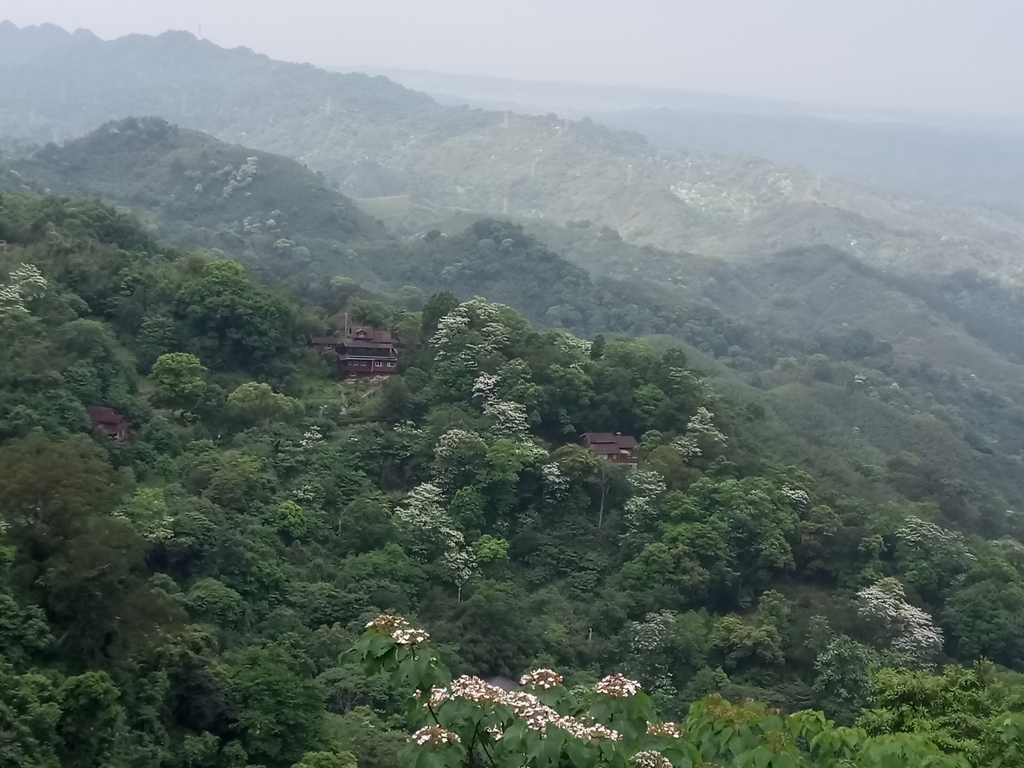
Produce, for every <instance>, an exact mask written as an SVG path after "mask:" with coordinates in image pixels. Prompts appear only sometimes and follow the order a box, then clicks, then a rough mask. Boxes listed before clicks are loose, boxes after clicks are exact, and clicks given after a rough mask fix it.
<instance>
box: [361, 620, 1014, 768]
mask: <svg viewBox="0 0 1024 768" xmlns="http://www.w3.org/2000/svg"><path fill="white" fill-rule="evenodd" d="M429 640H430V635H429V634H428V633H426V632H424V631H422V630H419V629H413V628H412V627H410V626H409V624H408V622H407V621H406V620H405V619H403V618H401V617H399V616H394V615H381V616H378V617H377V618H375V619H373V620H372V621H371V622H369V623H368V625H367V632H366V633H365V635H364V636H363V637H362V638H360V640H359V641H358V642H357V643H356V645H355V647H354V648H353V649H352V650H351V651H349V652H348V653H347V654H346V657H345V658H349V659H352V660H353V661H355V662H360V663H362V665H363V666H364V667H365V668H366V669H367V670H368V671H370V672H372V673H377V674H384V675H386V676H388V677H390V679H391V680H393V681H399V680H401V681H406V682H407V683H408V685H409V686H410V687H411V688H412V689H413V691H412V693H411V695H409V694H407V698H408V709H409V712H410V718H409V720H410V725H411V728H412V729H415V730H414V732H413V733H412V734H411V735H410V737H409V746H408V747H407V748H406V750H405V759H406V761H407V763H408V764H409V765H415V766H449V767H450V768H455V767H456V766H473V765H489V766H493V767H494V768H497V767H498V766H522V765H527V766H531V767H533V768H541V766H559V765H571V766H574V768H586V767H588V766H594V765H615V766H628V765H638V766H644V767H648V766H649V767H650V768H654V767H655V766H657V767H658V768H672V766H679V765H684V766H699V765H737V766H740V765H753V766H759V765H765V766H769V765H772V766H782V765H785V766H794V767H795V766H812V765H813V766H848V767H850V766H864V767H865V768H866V767H867V766H889V765H892V766H896V765H901V766H911V765H912V766H956V765H966V764H976V765H1018V764H1020V760H1021V754H1020V751H1019V746H1018V744H1017V741H1018V736H1017V734H1018V729H1019V728H1020V726H1021V724H1022V723H1024V717H1022V716H1021V715H1019V714H1014V715H1001V716H998V717H996V718H991V712H990V711H985V707H984V706H983V707H982V710H981V711H980V712H979V711H976V710H972V709H971V705H972V704H974V705H977V704H979V703H981V701H985V700H986V699H987V697H986V696H985V695H984V694H982V696H977V695H974V696H972V695H971V694H970V693H967V694H966V695H961V696H959V697H958V696H955V695H954V696H951V697H944V696H941V695H940V696H938V697H937V698H935V699H927V698H925V696H921V697H920V703H921V704H923V705H924V706H925V707H928V706H931V707H932V708H933V709H934V710H936V713H935V715H936V718H937V719H938V720H940V721H942V720H944V719H948V722H949V726H948V727H949V729H950V730H951V731H957V732H963V731H973V733H972V735H974V736H976V739H975V740H972V741H969V742H960V743H957V744H956V745H955V746H953V745H951V744H950V743H949V742H948V741H945V742H943V741H941V740H935V741H933V740H932V739H930V738H928V737H932V736H935V735H940V736H946V735H948V733H949V730H945V729H943V730H939V731H937V732H931V731H929V732H928V733H927V736H924V735H922V734H921V733H918V732H916V731H918V730H919V726H921V725H923V724H928V725H931V724H932V723H933V720H931V719H928V718H927V717H925V718H922V720H921V721H918V722H908V723H901V726H906V727H901V728H899V729H898V732H897V733H895V734H893V733H889V732H886V730H885V729H884V728H882V729H881V730H882V733H880V734H870V733H868V732H867V731H865V730H864V729H855V728H848V727H836V726H835V724H834V723H833V722H832V721H830V720H826V719H825V718H824V717H823V716H822V715H821V713H820V712H799V713H795V714H788V715H787V714H786V713H783V712H781V711H780V710H777V709H771V708H768V707H765V706H764V705H763V704H758V703H755V702H750V701H744V702H743V703H742V704H740V705H739V706H731V705H730V704H729V703H727V702H725V701H723V700H722V698H721V697H719V696H709V697H707V698H706V699H705V700H703V701H700V702H696V703H694V704H693V705H692V706H691V707H690V709H689V712H688V713H687V714H686V718H685V720H683V721H682V722H681V723H676V722H672V721H667V722H666V721H664V720H662V718H661V716H660V715H659V713H658V712H657V709H656V707H655V706H654V701H653V700H652V699H651V697H650V696H648V695H647V694H646V693H645V692H644V691H643V687H642V686H641V684H640V683H639V682H638V681H636V680H632V679H630V678H628V677H626V676H624V675H621V674H613V675H608V676H606V677H604V678H603V679H601V680H599V681H598V682H597V683H596V684H594V685H593V686H588V685H576V686H572V687H569V686H568V685H567V684H566V682H565V678H564V677H563V676H562V675H560V674H559V673H557V672H555V671H554V670H551V669H535V670H532V671H529V672H527V673H526V674H524V675H523V676H522V678H521V680H520V687H519V689H518V690H514V691H510V690H505V689H502V688H499V687H497V686H495V685H493V684H491V683H488V682H487V681H485V680H483V679H481V678H479V677H474V676H470V675H462V676H460V677H457V678H454V679H453V676H452V673H451V672H450V671H449V670H448V669H447V668H446V667H445V666H444V664H443V662H442V661H441V659H440V657H439V655H438V654H437V652H436V651H434V650H433V649H431V648H430V647H429V646H428V645H427V643H428V642H429ZM888 672H889V673H891V676H893V677H895V676H899V675H900V673H895V672H892V670H888ZM909 674H911V675H913V674H915V673H909ZM986 675H987V672H986V671H985V670H981V671H979V670H975V671H974V672H973V673H971V672H965V671H964V670H963V669H960V668H957V669H952V670H948V671H947V673H946V676H945V677H942V678H937V677H934V676H927V675H918V677H920V678H921V679H922V684H923V685H924V686H927V685H929V684H931V685H932V687H933V688H941V687H946V686H948V687H949V688H953V689H958V688H959V689H962V690H965V691H972V692H973V690H974V689H980V688H981V687H982V686H979V685H978V682H980V678H983V677H985V676H986ZM968 679H970V680H968ZM964 682H966V685H963V683H964ZM898 685H899V684H897V686H898ZM923 693H924V691H920V692H919V691H917V690H915V691H914V693H913V694H910V695H908V696H905V697H904V698H905V699H907V700H911V699H913V698H914V697H915V695H920V694H923ZM986 693H987V691H986ZM897 695H898V694H897ZM892 703H893V704H895V703H896V702H892ZM958 716H959V717H965V719H966V721H967V722H966V723H965V722H964V721H962V720H959V721H958V720H957V717H958ZM944 725H945V724H944ZM871 727H872V728H874V729H875V730H879V728H878V725H877V724H876V723H872V725H871ZM936 741H938V742H939V743H941V744H942V746H944V747H947V748H948V747H951V746H952V747H953V748H952V749H947V750H946V753H945V754H944V753H943V750H942V749H940V748H939V746H938V744H937V743H936ZM965 747H966V748H965ZM966 755H969V759H970V760H971V763H968V762H967V758H966Z"/></svg>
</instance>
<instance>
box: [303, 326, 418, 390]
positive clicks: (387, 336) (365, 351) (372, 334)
mask: <svg viewBox="0 0 1024 768" xmlns="http://www.w3.org/2000/svg"><path fill="white" fill-rule="evenodd" d="M315 341H316V340H314V343H315ZM321 341H323V342H325V343H326V342H328V340H327V339H322V340H321ZM340 341H341V343H340V344H338V345H335V346H334V347H333V350H334V352H335V353H336V354H337V355H338V378H339V379H365V378H372V377H374V376H392V375H394V374H395V373H398V341H397V340H396V339H395V337H394V335H392V333H391V331H382V330H379V329H377V328H371V327H369V326H367V325H356V326H353V327H352V328H350V329H349V330H348V333H346V334H345V336H344V337H343V338H342V339H340Z"/></svg>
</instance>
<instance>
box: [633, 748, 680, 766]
mask: <svg viewBox="0 0 1024 768" xmlns="http://www.w3.org/2000/svg"><path fill="white" fill-rule="evenodd" d="M632 760H633V762H634V763H636V764H637V768H672V761H671V760H669V759H668V758H667V757H665V756H664V755H663V754H661V752H656V751H654V750H652V749H649V750H645V751H644V752H637V753H636V754H635V755H633V757H632Z"/></svg>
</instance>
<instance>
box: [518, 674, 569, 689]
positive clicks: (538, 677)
mask: <svg viewBox="0 0 1024 768" xmlns="http://www.w3.org/2000/svg"><path fill="white" fill-rule="evenodd" d="M519 684H520V685H528V686H530V687H531V688H540V689H541V690H542V691H550V690H551V689H552V688H557V687H558V686H560V685H561V684H562V676H561V675H560V674H558V673H557V672H555V671H554V670H553V669H535V670H533V671H532V672H527V673H526V674H525V675H523V676H522V677H521V678H520V680H519Z"/></svg>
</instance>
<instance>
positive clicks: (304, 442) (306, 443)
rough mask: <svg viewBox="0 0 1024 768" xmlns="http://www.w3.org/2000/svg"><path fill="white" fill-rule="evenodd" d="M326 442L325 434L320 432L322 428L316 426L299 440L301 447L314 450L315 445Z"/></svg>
mask: <svg viewBox="0 0 1024 768" xmlns="http://www.w3.org/2000/svg"><path fill="white" fill-rule="evenodd" d="M323 441H324V433H323V432H321V431H320V427H318V426H316V425H315V424H314V425H313V426H311V427H310V428H309V429H307V430H306V431H305V433H304V434H303V435H302V439H301V440H299V445H301V446H302V447H303V448H312V447H313V446H315V445H319V444H320V443H322V442H323Z"/></svg>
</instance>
